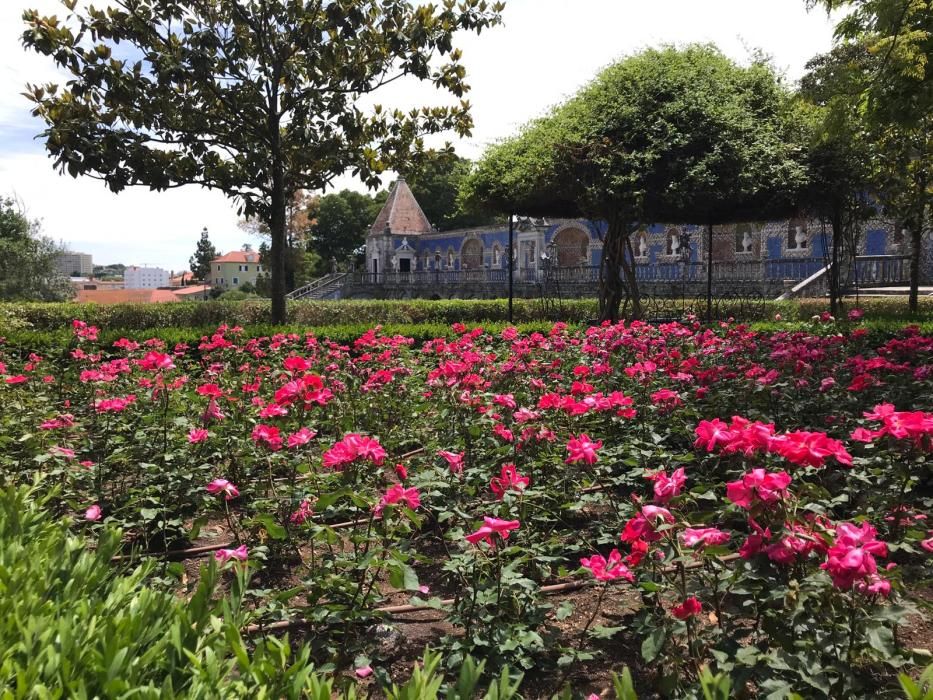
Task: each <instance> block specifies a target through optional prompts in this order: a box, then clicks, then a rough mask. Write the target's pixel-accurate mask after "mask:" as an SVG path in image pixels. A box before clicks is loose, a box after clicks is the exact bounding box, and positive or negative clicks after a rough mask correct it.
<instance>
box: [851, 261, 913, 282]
mask: <svg viewBox="0 0 933 700" xmlns="http://www.w3.org/2000/svg"><path fill="white" fill-rule="evenodd" d="M854 277H855V278H854V279H853V280H852V281H853V282H857V283H858V285H859V286H860V287H864V286H866V285H874V286H879V287H883V286H889V285H899V284H907V283H908V282H909V281H910V256H909V255H859V256H858V257H856V258H855V276H854Z"/></svg>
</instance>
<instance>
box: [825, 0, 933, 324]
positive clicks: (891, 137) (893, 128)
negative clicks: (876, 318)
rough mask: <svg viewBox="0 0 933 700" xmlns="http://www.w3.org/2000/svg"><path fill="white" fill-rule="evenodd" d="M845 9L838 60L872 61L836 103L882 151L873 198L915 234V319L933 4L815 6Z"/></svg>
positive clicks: (931, 181) (931, 117) (930, 128)
mask: <svg viewBox="0 0 933 700" xmlns="http://www.w3.org/2000/svg"><path fill="white" fill-rule="evenodd" d="M809 4H810V5H822V6H824V7H826V8H827V9H828V10H835V9H844V10H845V11H846V14H844V15H843V16H842V19H841V20H840V21H839V23H838V24H837V26H836V38H837V41H838V42H839V45H838V46H837V48H836V52H839V53H843V54H848V55H851V54H853V53H859V52H864V53H867V57H864V56H863V57H862V59H860V60H857V61H849V62H848V64H847V65H846V66H845V68H846V70H845V74H846V84H845V85H844V86H843V87H844V89H839V90H837V91H836V93H835V96H834V99H835V101H836V102H841V103H843V104H844V105H846V107H847V108H848V109H849V110H850V111H853V112H856V113H857V114H858V115H859V118H860V119H861V120H863V121H864V123H865V125H866V127H867V128H866V132H867V133H866V135H865V136H866V137H867V138H868V139H870V142H871V144H872V146H873V147H874V148H875V149H876V151H877V157H876V158H875V159H874V163H873V165H874V168H873V171H874V172H873V176H874V188H873V190H874V193H875V194H876V196H877V197H878V199H879V201H880V202H881V204H882V205H883V207H884V209H885V210H886V211H887V212H888V213H889V214H891V215H893V216H895V217H897V218H898V219H899V220H900V222H901V223H902V225H903V226H904V228H906V229H907V230H908V231H910V234H911V270H910V300H909V303H910V307H911V310H913V311H916V310H917V306H918V288H919V284H920V257H921V248H922V243H923V236H924V232H925V231H928V230H929V227H930V217H931V214H930V208H931V206H933V2H930V1H929V0H856V1H855V2H851V3H849V2H841V0H810V2H809Z"/></svg>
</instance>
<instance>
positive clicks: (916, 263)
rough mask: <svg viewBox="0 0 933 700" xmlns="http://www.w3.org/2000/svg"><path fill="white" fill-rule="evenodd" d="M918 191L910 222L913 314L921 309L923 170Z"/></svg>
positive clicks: (911, 301) (924, 194) (925, 192)
mask: <svg viewBox="0 0 933 700" xmlns="http://www.w3.org/2000/svg"><path fill="white" fill-rule="evenodd" d="M916 192H917V209H916V214H915V215H914V216H913V217H912V221H911V222H910V224H911V225H910V242H911V248H910V296H909V297H908V301H907V305H908V308H909V310H910V313H912V314H916V313H917V312H918V311H919V310H920V309H919V303H920V300H919V296H920V260H921V254H922V252H923V250H922V248H923V228H924V224H925V223H926V208H927V203H926V198H927V180H926V177H925V176H924V175H923V173H922V172H921V173H919V174H918V176H917V180H916Z"/></svg>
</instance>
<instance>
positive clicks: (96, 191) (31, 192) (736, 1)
mask: <svg viewBox="0 0 933 700" xmlns="http://www.w3.org/2000/svg"><path fill="white" fill-rule="evenodd" d="M98 4H103V3H98ZM29 7H35V8H37V9H39V10H40V11H43V12H47V13H57V14H59V15H64V14H66V12H67V11H66V10H64V8H62V6H61V5H60V3H59V2H57V0H2V2H0V194H4V193H11V192H16V193H17V194H18V195H19V196H20V197H21V198H22V199H23V200H24V201H25V202H26V204H27V205H28V206H29V209H30V211H31V213H32V215H33V216H36V217H40V218H42V219H43V220H44V223H45V231H46V233H48V234H49V235H52V236H54V237H56V238H62V239H64V240H65V241H66V242H68V243H69V244H70V245H72V246H73V247H74V248H75V249H80V250H84V251H86V252H90V253H92V254H93V255H94V258H95V260H96V261H99V262H124V263H132V262H149V263H153V264H159V265H162V266H163V267H166V268H174V269H179V268H181V267H182V266H183V265H185V264H186V263H187V260H188V257H189V256H190V254H191V252H192V251H193V249H194V245H195V243H196V241H197V236H198V232H199V231H200V230H201V228H202V227H203V226H207V227H208V229H209V230H210V232H211V238H212V239H213V240H214V242H215V245H217V247H218V248H222V249H224V250H228V249H231V248H236V247H238V246H239V245H240V244H241V243H242V242H244V241H246V240H247V238H246V236H245V234H243V233H242V232H241V231H240V230H239V229H237V227H236V220H237V217H236V213H235V211H234V209H233V206H232V204H230V203H229V202H228V201H227V200H225V199H224V197H223V196H222V195H220V194H219V193H216V192H207V191H205V190H202V189H200V188H197V187H191V188H182V189H180V190H174V191H172V192H168V193H153V192H149V191H146V190H141V189H134V190H128V191H125V192H123V193H121V194H119V195H113V194H112V193H110V192H109V191H108V190H107V189H106V187H104V185H103V184H102V183H100V182H97V181H94V180H90V179H78V180H75V179H72V178H70V177H67V176H64V177H63V176H59V175H58V174H56V173H55V172H54V170H53V168H52V164H51V161H49V160H48V159H47V158H46V157H45V156H44V155H43V150H42V147H41V144H40V143H37V142H29V140H28V139H26V138H24V137H25V136H28V135H29V134H36V133H38V132H39V131H40V130H41V128H42V125H41V123H39V122H38V121H37V120H35V119H33V118H32V117H31V116H30V115H29V105H28V102H26V100H25V99H24V98H23V97H22V96H21V95H20V93H21V92H22V91H23V85H24V83H26V82H37V83H41V82H44V81H47V80H52V79H54V77H55V75H56V72H55V70H54V67H53V66H52V65H51V63H50V62H49V61H48V60H47V59H44V58H42V57H39V56H37V55H32V54H27V53H26V52H24V51H23V50H22V47H21V40H20V35H21V33H22V27H23V25H22V22H21V19H20V17H21V14H22V11H23V10H24V9H26V8H29ZM832 26H833V22H832V21H831V20H830V19H829V18H827V17H826V15H825V14H824V13H822V12H819V11H814V12H810V13H808V12H807V11H806V9H805V3H804V1H803V0H702V1H698V0H652V1H651V2H635V1H634V0H508V2H507V7H506V11H505V26H504V27H499V28H496V29H493V30H491V31H486V32H483V34H482V35H481V36H479V37H476V36H473V35H465V36H463V37H462V38H461V40H460V41H459V45H460V46H461V47H462V48H463V50H464V63H465V65H466V67H467V71H468V81H469V83H470V84H471V86H472V91H471V92H470V93H469V94H468V96H467V97H468V99H469V100H470V101H471V103H472V104H473V117H474V121H475V124H476V126H475V128H474V131H473V137H472V138H471V139H468V140H463V141H455V146H456V148H457V150H458V152H460V153H462V154H463V155H466V156H468V157H474V158H475V157H477V156H479V155H480V154H481V153H482V150H483V148H484V147H485V146H486V145H487V144H489V143H491V142H493V141H495V140H497V139H500V138H503V137H506V136H508V135H510V134H512V133H514V131H515V130H516V128H517V127H519V126H520V125H521V124H523V123H525V122H526V121H528V120H529V119H532V118H534V117H536V116H539V115H540V114H542V113H543V112H545V111H546V110H547V109H548V108H549V107H550V106H552V105H554V104H557V103H559V102H560V101H561V100H563V99H564V98H566V97H567V96H569V95H571V94H573V92H574V91H575V90H576V89H578V88H579V87H580V86H581V85H583V84H585V83H586V82H587V81H588V80H590V79H591V78H592V77H593V75H594V74H595V73H596V72H597V71H598V70H599V69H600V68H602V67H603V66H605V65H607V64H609V63H611V62H612V61H613V60H616V59H618V58H620V57H622V56H624V55H627V54H631V53H633V52H635V51H637V50H639V49H641V48H644V47H647V46H656V45H658V44H662V43H675V44H683V43H687V42H693V41H709V42H713V43H715V44H717V45H718V46H719V47H720V48H721V49H722V50H723V51H724V52H725V53H726V54H727V55H729V56H731V57H733V58H735V59H736V60H739V61H743V60H745V59H747V57H748V55H749V52H750V50H751V49H756V48H760V49H762V50H764V51H765V52H766V53H768V54H770V55H771V56H773V58H774V62H775V64H776V65H777V66H778V67H780V68H782V69H783V70H785V71H786V73H787V76H788V78H789V79H790V80H796V79H797V78H799V77H800V75H801V74H802V72H803V66H804V64H805V63H806V61H807V59H809V58H810V57H811V56H813V55H814V54H816V53H819V52H823V51H826V50H828V49H829V48H830V46H831V43H832ZM377 101H378V102H380V103H382V104H384V105H387V106H398V107H401V108H410V107H414V106H420V105H422V104H436V103H438V102H442V101H444V100H443V96H442V95H440V94H438V93H436V92H435V91H434V90H433V89H432V88H431V87H430V86H427V85H419V84H416V83H411V82H409V83H398V84H394V85H391V86H388V87H387V88H386V89H385V90H384V91H383V92H381V93H380V94H379V95H378V100H377ZM335 184H336V186H337V187H338V188H341V187H354V188H356V189H360V185H359V184H358V183H357V182H355V181H354V180H353V179H352V178H350V177H342V178H339V179H338V180H337V181H336V183H335ZM253 243H254V244H255V241H253Z"/></svg>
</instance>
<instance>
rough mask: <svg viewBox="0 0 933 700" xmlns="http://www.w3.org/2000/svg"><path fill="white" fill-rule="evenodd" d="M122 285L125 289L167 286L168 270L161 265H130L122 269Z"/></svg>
mask: <svg viewBox="0 0 933 700" xmlns="http://www.w3.org/2000/svg"><path fill="white" fill-rule="evenodd" d="M123 286H124V287H125V288H126V289H157V288H158V287H168V286H169V272H168V270H163V269H162V268H161V267H139V266H138V265H130V266H129V267H127V268H126V269H125V270H124V271H123Z"/></svg>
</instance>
